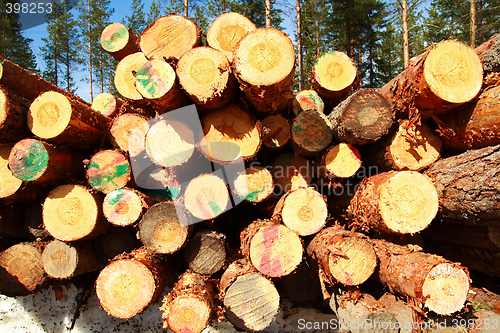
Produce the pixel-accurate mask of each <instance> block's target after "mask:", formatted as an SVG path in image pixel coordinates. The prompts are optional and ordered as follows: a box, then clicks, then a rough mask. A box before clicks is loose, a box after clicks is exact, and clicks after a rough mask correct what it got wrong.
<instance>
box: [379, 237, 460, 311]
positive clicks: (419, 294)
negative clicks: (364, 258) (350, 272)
mask: <svg viewBox="0 0 500 333" xmlns="http://www.w3.org/2000/svg"><path fill="white" fill-rule="evenodd" d="M372 244H373V247H374V249H375V252H376V254H377V257H378V259H379V262H380V264H379V269H378V277H379V279H380V281H381V282H382V284H383V285H385V286H387V287H388V288H389V289H390V290H391V291H395V292H398V293H400V294H401V295H403V296H407V297H410V298H412V299H413V300H414V301H415V304H416V305H417V306H420V307H424V306H425V307H426V308H428V309H429V310H431V311H434V312H435V313H437V314H440V315H449V314H452V313H454V312H457V311H460V310H461V309H462V308H463V306H464V303H465V301H466V297H467V293H468V291H469V277H468V273H467V270H466V269H465V268H463V267H461V266H459V264H454V263H452V262H450V261H448V260H446V259H444V258H443V257H440V256H437V255H434V254H428V253H424V252H420V250H421V249H420V247H418V246H415V245H407V246H401V245H396V244H393V243H390V242H388V241H386V240H382V239H377V240H376V239H372Z"/></svg>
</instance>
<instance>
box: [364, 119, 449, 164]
mask: <svg viewBox="0 0 500 333" xmlns="http://www.w3.org/2000/svg"><path fill="white" fill-rule="evenodd" d="M441 147H442V143H441V140H440V139H439V137H438V136H437V134H435V133H434V132H433V131H432V130H431V129H430V128H429V127H428V126H427V125H425V124H423V123H422V124H420V125H418V124H414V123H411V122H410V121H409V120H403V121H401V122H400V123H399V126H397V127H395V128H394V129H393V130H391V131H390V133H389V135H388V136H386V137H385V138H382V139H381V140H379V141H378V142H375V143H373V144H371V145H368V146H366V150H365V151H364V152H363V154H362V155H363V157H366V162H368V163H370V164H374V165H377V166H378V167H380V169H381V170H382V171H388V170H413V171H420V170H423V169H426V168H427V167H429V166H430V165H431V164H432V163H434V162H436V161H437V160H438V159H439V158H440V157H441Z"/></svg>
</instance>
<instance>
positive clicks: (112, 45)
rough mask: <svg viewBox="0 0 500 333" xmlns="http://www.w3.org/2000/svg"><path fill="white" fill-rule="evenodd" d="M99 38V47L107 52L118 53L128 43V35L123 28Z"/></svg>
mask: <svg viewBox="0 0 500 333" xmlns="http://www.w3.org/2000/svg"><path fill="white" fill-rule="evenodd" d="M103 37H104V38H101V46H102V48H103V49H105V50H106V51H108V52H117V51H120V50H121V49H122V48H123V47H124V46H125V45H126V44H127V42H128V37H129V33H128V30H127V28H126V27H125V26H122V27H120V28H119V29H118V30H116V31H113V33H111V34H110V35H108V36H103Z"/></svg>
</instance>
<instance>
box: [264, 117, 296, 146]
mask: <svg viewBox="0 0 500 333" xmlns="http://www.w3.org/2000/svg"><path fill="white" fill-rule="evenodd" d="M262 132H263V136H262V143H263V144H264V146H266V147H268V148H270V149H279V148H282V147H283V146H284V145H286V144H287V143H288V141H289V140H290V138H291V133H290V123H289V122H288V120H286V118H285V117H283V116H282V115H279V114H277V115H272V116H267V117H266V118H264V119H263V120H262Z"/></svg>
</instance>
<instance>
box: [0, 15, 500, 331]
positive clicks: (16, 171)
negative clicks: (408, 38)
mask: <svg viewBox="0 0 500 333" xmlns="http://www.w3.org/2000/svg"><path fill="white" fill-rule="evenodd" d="M204 38H205V37H204V35H203V33H202V31H201V29H200V28H199V27H198V26H197V25H196V23H195V22H194V21H193V20H190V19H187V18H185V17H183V16H180V15H170V16H165V17H160V18H158V19H157V20H156V21H154V22H153V23H152V24H151V25H150V26H149V27H147V28H146V29H145V30H144V32H142V34H140V35H137V34H135V33H134V32H132V31H130V30H129V29H127V28H126V27H125V26H123V25H122V24H118V23H113V24H111V25H110V26H108V27H107V28H106V29H104V31H103V32H102V35H101V45H102V47H103V48H104V49H105V50H106V51H107V52H109V53H110V54H111V55H112V56H113V57H114V58H115V59H116V60H117V61H119V63H118V65H117V67H116V72H115V80H114V82H115V86H116V90H117V92H118V93H119V94H120V95H121V96H120V97H118V96H113V95H111V94H101V95H99V96H98V97H97V98H96V99H95V100H94V101H93V103H92V104H89V103H87V102H85V101H84V100H82V99H81V98H79V97H76V96H74V95H73V94H71V93H69V92H67V91H64V90H62V89H61V88H59V87H56V86H54V85H52V84H51V83H49V82H47V81H45V80H43V79H42V78H40V77H38V76H37V75H35V74H33V73H30V72H28V71H26V70H24V69H22V68H20V67H19V66H17V65H15V64H13V63H11V62H10V61H9V60H7V59H3V58H2V59H0V138H1V140H2V141H1V143H0V203H1V205H0V237H1V238H2V239H6V240H14V241H15V245H12V246H6V247H2V252H0V292H1V293H2V294H5V295H8V296H18V295H26V294H28V293H31V292H34V291H35V290H38V289H39V288H43V287H44V286H47V285H50V283H51V281H54V280H62V279H71V278H73V277H75V276H79V275H84V274H87V275H89V276H93V278H95V294H96V297H97V299H98V301H99V303H100V306H101V307H102V308H103V309H104V310H105V311H106V312H107V313H108V314H109V315H110V316H113V317H116V318H122V319H128V318H131V317H133V316H135V315H138V314H139V313H141V312H142V311H143V310H144V309H145V308H146V307H147V306H158V307H159V308H160V309H161V311H162V312H163V315H162V316H163V325H164V327H168V328H170V329H171V330H172V331H174V332H187V331H189V332H201V331H202V330H204V329H205V328H206V327H207V326H208V325H209V324H210V323H211V322H212V321H213V320H221V319H222V318H224V317H225V318H227V319H228V320H229V321H230V322H231V323H232V324H234V325H235V326H236V327H237V328H238V329H242V330H246V331H256V330H262V329H265V328H266V327H268V326H269V325H270V324H271V323H272V322H273V319H274V318H275V316H276V314H277V313H278V311H279V308H280V302H281V301H282V300H283V299H284V298H289V299H290V300H292V301H293V302H296V303H300V302H303V301H306V302H308V303H307V304H309V305H311V306H315V305H319V304H321V303H322V300H321V298H324V299H329V303H328V304H329V305H330V307H331V311H333V312H334V313H335V314H336V315H337V317H338V319H339V321H340V322H341V323H349V322H353V321H357V320H362V321H367V320H372V319H374V318H381V319H380V320H384V321H386V322H391V323H396V322H397V323H399V325H401V327H402V326H403V325H404V324H405V323H408V322H422V321H426V320H428V316H430V315H435V314H437V315H442V316H454V318H463V317H464V316H469V317H467V318H470V313H469V314H467V313H466V312H467V310H466V309H467V307H468V306H469V305H470V300H468V295H469V291H470V290H472V289H471V288H472V287H481V285H475V286H474V285H471V283H473V282H472V280H471V277H472V278H473V279H474V278H475V277H479V280H480V281H481V280H484V278H485V277H489V278H490V279H496V280H494V281H496V282H498V281H499V278H500V222H499V221H500V183H499V182H500V181H499V179H500V178H499V176H500V134H499V133H500V102H499V97H498V96H500V80H499V79H497V78H500V73H497V72H495V68H496V67H495V66H493V65H491V64H490V63H488V62H491V61H493V60H492V58H494V56H493V55H492V54H491V53H492V52H489V50H490V49H491V48H494V47H495V45H496V43H497V42H496V38H492V40H491V41H490V42H488V43H485V44H483V45H481V46H479V47H478V48H477V49H476V50H474V49H471V48H470V47H468V46H467V45H465V44H462V43H460V42H457V41H453V40H446V41H442V42H439V43H437V44H434V45H432V46H431V47H429V48H428V49H426V50H425V52H424V53H422V54H420V55H418V56H417V57H415V58H413V59H412V60H411V61H410V64H409V66H408V68H406V69H405V70H404V71H403V72H401V73H400V74H399V75H398V76H396V77H395V78H394V79H393V80H391V81H390V82H388V83H387V84H385V85H384V86H383V87H381V88H380V89H378V90H375V89H360V88H359V81H360V79H359V77H360V75H359V74H360V73H359V69H358V68H356V66H355V64H354V62H353V61H352V60H351V59H350V58H349V57H347V56H346V55H345V54H344V53H342V52H338V51H330V52H326V53H324V54H322V55H319V56H318V58H317V60H316V62H315V64H314V66H313V70H312V72H311V73H310V83H311V88H310V89H309V90H304V91H300V92H297V93H295V94H294V93H293V92H292V84H293V77H294V73H295V51H294V46H293V43H292V41H291V40H290V38H289V37H288V36H287V35H286V34H284V33H283V32H281V31H279V30H277V29H273V28H257V27H256V26H255V25H254V24H253V23H252V22H251V21H250V20H248V19H247V18H245V17H243V16H242V15H240V14H237V13H225V14H223V15H221V16H220V17H219V18H217V19H216V20H215V21H214V22H213V23H212V24H211V26H210V29H209V30H208V32H207V35H206V40H205V39H204ZM497 60H498V59H497ZM193 104H194V106H193ZM411 236H413V237H411ZM415 237H418V241H415V239H416V238H415ZM2 244H3V243H2ZM91 274H94V275H91ZM167 285H169V286H170V287H172V289H171V291H170V292H169V293H166V292H165V287H166V286H167ZM497 292H500V291H498V290H497ZM162 293H165V297H164V298H162V297H161V295H162ZM384 293H385V294H384ZM382 294H384V295H383V296H382V297H380V296H381V295H382ZM160 309H159V310H158V311H160ZM373 329H374V330H373V332H378V331H377V330H375V328H373ZM354 331H355V330H353V332H354ZM403 331H404V332H411V329H410V330H403V329H401V330H400V332H403ZM370 332H372V331H370ZM384 332H385V331H384ZM395 332H396V331H395Z"/></svg>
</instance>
